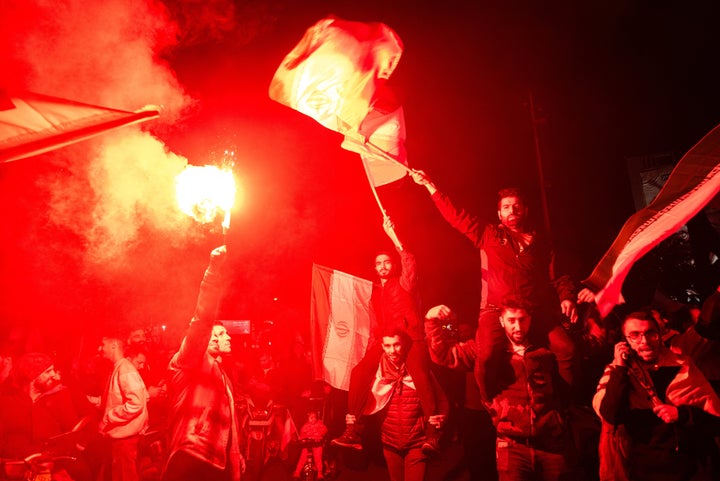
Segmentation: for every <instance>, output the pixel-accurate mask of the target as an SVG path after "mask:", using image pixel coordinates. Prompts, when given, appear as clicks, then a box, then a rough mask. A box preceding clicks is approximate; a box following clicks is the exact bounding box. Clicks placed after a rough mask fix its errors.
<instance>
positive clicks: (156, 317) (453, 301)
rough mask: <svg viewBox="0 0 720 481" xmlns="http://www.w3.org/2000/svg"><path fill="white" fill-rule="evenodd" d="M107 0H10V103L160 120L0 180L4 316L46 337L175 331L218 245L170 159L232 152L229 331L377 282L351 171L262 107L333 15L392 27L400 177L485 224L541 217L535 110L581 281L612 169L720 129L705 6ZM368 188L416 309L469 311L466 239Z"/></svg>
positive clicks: (300, 324)
mask: <svg viewBox="0 0 720 481" xmlns="http://www.w3.org/2000/svg"><path fill="white" fill-rule="evenodd" d="M91 3H92V2H91ZM97 3H98V4H97V5H91V6H88V5H80V4H79V2H68V1H65V2H41V1H39V0H32V1H27V0H25V1H20V0H6V1H5V2H3V4H2V6H0V32H2V33H1V34H0V40H1V41H0V45H2V47H0V48H1V49H2V52H1V55H0V65H2V67H0V68H1V70H2V72H3V74H2V76H1V77H0V78H2V79H3V80H2V81H3V82H4V84H5V85H4V86H5V87H6V88H9V89H22V88H25V89H29V90H32V91H36V92H40V93H44V94H48V95H54V96H59V97H65V98H71V99H75V100H79V101H84V102H88V103H97V104H101V105H106V106H109V107H116V108H123V109H128V110H134V109H137V108H140V107H142V106H143V105H145V104H162V105H163V106H164V108H165V110H164V111H163V115H162V117H161V118H160V119H159V120H157V121H152V122H150V123H148V124H146V125H145V126H143V129H142V131H141V129H137V128H130V129H126V130H123V131H122V132H121V131H118V132H115V133H111V134H108V135H105V136H102V137H101V138H98V139H94V140H91V141H88V142H83V143H82V144H78V145H75V146H72V147H68V148H65V149H61V150H59V151H56V152H54V153H50V154H45V155H42V156H38V157H33V158H29V159H25V160H21V161H17V162H13V163H9V164H3V165H0V202H1V204H2V209H3V218H4V220H5V226H4V227H3V229H2V230H1V231H2V232H1V233H0V245H1V246H2V247H1V248H0V266H1V274H0V324H1V325H2V326H3V327H5V328H9V327H10V326H15V325H21V326H34V327H38V328H39V329H41V330H42V332H43V333H44V334H47V335H49V337H50V338H51V341H49V342H51V343H52V342H53V341H54V342H59V341H58V339H65V335H66V334H70V335H72V336H74V338H75V339H78V338H81V337H82V335H83V334H87V333H97V332H98V331H100V332H101V331H102V330H103V329H107V328H111V327H128V326H140V327H149V326H153V325H159V324H166V325H168V327H169V328H170V329H171V330H172V329H174V328H175V329H177V330H179V329H181V328H182V327H183V326H184V325H185V324H186V323H187V321H188V319H189V317H190V316H191V314H192V309H193V306H194V302H195V296H196V294H197V286H198V284H199V281H200V278H201V276H202V273H203V270H204V268H205V266H206V263H207V258H208V255H209V252H210V250H211V249H212V248H213V247H215V246H217V245H220V244H222V243H223V242H224V239H223V236H222V233H221V231H220V228H219V225H214V226H208V225H198V224H196V223H195V222H193V221H192V220H190V219H188V218H185V217H183V216H182V215H180V214H179V213H177V212H176V211H175V210H174V208H173V206H172V201H171V197H172V195H171V192H172V182H173V179H174V174H175V173H176V172H177V171H178V169H180V168H182V166H183V165H184V160H183V159H187V161H188V162H189V163H191V164H197V165H202V164H206V163H210V162H213V161H218V160H219V159H220V158H221V157H222V152H224V151H225V150H228V149H229V150H233V151H235V152H236V153H237V155H236V158H237V160H236V166H235V173H236V175H237V177H238V179H239V182H240V184H241V186H242V187H241V188H242V190H243V201H242V203H241V205H239V206H237V207H236V208H235V210H234V212H233V219H232V226H231V230H230V232H229V233H228V236H227V239H226V241H227V244H228V248H229V253H230V254H229V263H230V269H231V274H230V282H229V286H228V291H227V296H226V298H225V300H224V302H223V304H222V306H221V313H220V317H221V318H224V319H252V320H256V321H260V320H266V319H272V320H274V321H275V322H276V323H277V324H278V325H279V326H282V327H284V328H286V329H288V330H295V329H296V330H299V331H304V330H305V329H306V328H307V325H308V313H309V295H310V274H311V266H312V263H313V262H315V263H318V264H322V265H325V266H328V267H332V268H335V269H339V270H343V271H345V272H349V273H351V274H355V275H358V276H362V277H366V278H371V277H372V270H371V264H370V262H371V259H372V255H373V253H374V252H375V251H377V250H380V249H386V248H389V247H390V242H389V240H388V239H387V238H386V237H385V234H384V233H383V231H382V217H381V215H380V213H379V210H378V208H377V205H376V204H375V201H374V199H373V198H372V194H371V191H370V189H369V187H368V184H367V181H366V179H365V177H364V172H363V169H362V164H361V163H360V161H359V158H358V156H357V155H356V154H352V153H349V152H346V151H344V150H342V149H341V148H340V142H341V140H342V138H341V136H340V134H337V133H335V132H331V131H329V130H326V129H325V128H324V127H322V126H321V125H319V124H317V123H316V122H315V121H313V120H312V119H310V118H306V117H304V116H303V115H301V114H300V113H298V112H295V111H293V110H291V109H289V108H287V107H284V106H282V105H279V104H277V103H274V102H273V101H271V100H270V99H269V97H268V95H267V88H268V85H269V83H270V80H271V78H272V75H273V73H274V71H275V69H276V68H277V67H278V65H279V64H280V62H281V60H282V58H283V57H284V56H285V55H286V54H287V53H288V52H289V51H290V50H291V49H292V48H293V47H294V45H295V44H296V43H297V41H298V40H299V39H300V38H301V37H302V35H303V33H304V31H305V29H306V28H308V27H310V26H311V25H312V24H313V23H315V22H316V21H317V20H320V19H321V18H323V17H325V16H327V15H329V14H334V15H336V16H338V17H341V18H344V19H348V20H357V21H380V22H384V23H386V24H387V25H389V26H390V27H392V28H393V29H394V30H395V31H396V32H397V33H398V35H399V36H400V38H401V39H402V41H403V43H404V47H405V51H404V54H403V57H402V59H401V61H400V64H399V67H398V69H397V71H396V72H395V74H394V75H393V77H392V79H391V82H390V83H391V85H392V86H393V87H394V88H395V89H396V91H397V92H398V94H399V96H400V98H401V99H402V103H403V106H404V110H405V118H406V123H407V133H408V139H407V149H408V155H409V163H410V166H412V167H414V168H420V169H423V170H425V171H426V172H428V174H429V175H430V176H431V177H432V178H433V179H434V180H435V181H436V183H437V184H438V186H439V187H440V189H441V190H443V191H445V192H446V193H448V194H449V195H450V196H451V197H452V198H453V199H454V200H455V201H456V202H457V203H458V204H459V205H462V206H464V207H466V208H467V209H468V210H470V211H472V212H476V213H477V214H478V215H481V216H484V217H487V219H488V220H489V221H493V220H494V219H495V218H496V214H495V211H496V208H495V195H496V192H497V190H498V189H499V188H500V187H503V186H505V185H511V184H512V185H518V186H520V187H523V188H525V189H526V190H527V191H528V193H529V194H530V198H531V214H532V215H533V216H534V219H535V220H536V221H537V222H538V223H541V221H542V214H541V210H540V206H541V203H540V199H541V197H540V194H541V190H540V186H539V182H538V166H537V160H536V156H535V150H534V143H533V142H534V141H533V133H532V124H531V120H530V111H529V109H528V99H529V96H530V95H531V96H532V100H533V101H534V103H535V106H536V114H537V117H538V118H541V119H542V122H541V123H540V124H539V125H538V132H539V142H540V150H541V156H542V164H543V169H544V176H545V181H546V190H547V199H548V203H549V206H550V220H551V234H552V237H553V239H554V241H555V243H556V244H557V245H558V247H560V248H561V249H562V250H563V251H564V252H567V253H568V254H569V257H570V258H571V259H572V260H573V262H572V263H571V264H570V265H571V266H572V270H573V272H574V274H575V275H576V277H577V278H578V280H581V279H583V278H585V277H587V276H588V275H589V274H590V272H591V270H592V268H593V266H594V265H595V263H596V262H597V261H598V260H599V258H600V257H601V256H602V254H603V252H604V251H605V249H607V247H609V245H610V243H611V242H612V240H613V239H614V237H615V235H616V234H617V232H618V230H619V228H620V227H621V226H622V224H623V222H624V221H625V219H626V218H627V217H628V216H629V215H630V214H631V213H632V212H633V211H634V205H633V202H632V195H631V190H630V179H629V177H628V172H627V165H626V158H628V157H634V156H641V155H652V154H656V153H663V152H672V153H674V154H675V155H677V158H678V159H679V157H680V156H681V155H682V154H683V153H684V152H686V151H687V150H688V149H689V148H690V147H692V145H693V144H694V143H695V142H697V141H698V140H699V139H700V138H701V137H702V136H703V135H704V134H706V133H707V132H708V131H709V130H710V129H711V128H713V127H714V126H715V125H716V124H717V123H718V122H719V121H720V95H719V94H718V85H720V72H719V69H718V68H717V62H718V60H717V59H718V52H720V31H718V29H717V25H718V20H720V17H719V16H718V12H717V7H714V6H713V4H714V3H715V2H711V1H707V2H681V1H642V2H632V1H620V0H610V1H607V0H606V1H590V2H571V1H566V2H553V1H550V2H535V1H515V2H507V1H505V2H503V1H497V2H467V1H443V2H415V1H412V2H411V1H392V2H390V1H368V2H357V1H286V0H285V1H280V0H277V1H272V0H270V1H255V2H252V1H248V2H243V1H234V2H233V1H227V0H215V1H209V2H208V1H205V2H194V1H193V2H190V1H185V2H182V1H170V0H167V1H165V2H164V3H155V2H151V1H150V0H144V1H140V2H137V1H136V2H132V1H130V0H114V1H107V2H97ZM48 4H50V5H48ZM380 196H381V198H382V199H383V201H384V202H385V203H386V207H387V210H388V213H389V214H390V216H391V217H392V218H393V219H394V221H395V224H396V226H397V230H398V233H399V235H400V237H401V238H402V240H403V241H404V243H405V244H406V245H407V247H408V248H409V249H412V250H413V251H414V252H415V253H416V254H417V257H418V261H419V264H420V273H421V275H422V278H421V283H422V290H423V295H424V298H425V303H426V304H427V307H431V306H432V305H435V304H437V303H440V302H443V303H447V304H449V305H451V306H452V307H456V308H457V309H458V310H459V312H460V313H461V317H464V318H466V319H468V320H470V319H472V318H473V316H474V315H475V310H476V309H477V304H478V294H477V287H478V278H477V276H478V272H479V261H478V256H477V253H476V252H475V251H474V249H473V248H472V246H471V245H470V243H469V242H468V241H467V240H465V239H464V238H463V237H462V236H461V235H460V234H458V233H456V232H455V231H454V230H452V228H450V227H449V226H447V225H446V224H445V223H444V221H443V220H442V219H441V218H440V216H439V214H438V213H437V212H436V211H435V209H434V207H433V205H432V204H431V202H430V200H429V197H428V196H427V195H426V193H425V190H424V189H421V188H420V187H418V186H416V185H415V184H413V183H412V181H410V180H409V179H405V180H403V181H400V182H397V183H395V184H392V185H390V186H387V187H383V188H381V189H380ZM218 224H219V222H218ZM5 331H7V329H5Z"/></svg>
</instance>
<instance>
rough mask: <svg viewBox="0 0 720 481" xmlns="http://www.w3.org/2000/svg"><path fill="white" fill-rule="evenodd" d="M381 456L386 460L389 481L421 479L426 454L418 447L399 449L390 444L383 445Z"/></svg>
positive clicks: (421, 480) (423, 475) (423, 476)
mask: <svg viewBox="0 0 720 481" xmlns="http://www.w3.org/2000/svg"><path fill="white" fill-rule="evenodd" d="M383 456H385V461H386V462H387V468H388V473H389V474H390V481H423V479H425V468H426V467H427V456H425V455H424V454H423V453H422V450H421V449H420V447H419V446H418V447H416V448H410V449H405V450H402V451H399V450H397V449H395V448H392V447H390V446H383Z"/></svg>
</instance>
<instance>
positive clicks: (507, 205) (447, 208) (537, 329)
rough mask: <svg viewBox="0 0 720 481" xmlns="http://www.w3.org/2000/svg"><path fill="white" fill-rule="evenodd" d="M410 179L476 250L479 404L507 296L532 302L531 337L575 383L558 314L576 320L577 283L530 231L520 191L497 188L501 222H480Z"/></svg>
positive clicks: (420, 177) (422, 181)
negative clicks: (478, 265)
mask: <svg viewBox="0 0 720 481" xmlns="http://www.w3.org/2000/svg"><path fill="white" fill-rule="evenodd" d="M412 177H413V180H414V181H415V182H416V183H417V184H419V185H422V186H424V187H425V188H426V189H427V191H428V192H429V193H430V195H431V198H432V200H433V202H435V206H436V207H437V208H438V210H439V211H440V213H441V214H442V215H443V217H445V220H447V221H448V223H449V224H450V225H452V226H453V227H454V228H455V229H456V230H457V231H459V232H461V233H462V234H464V235H465V236H466V237H467V238H468V239H470V241H471V242H472V243H473V245H474V246H475V247H476V248H477V249H478V250H479V251H480V258H481V264H482V276H481V277H482V282H483V292H482V300H481V305H480V314H479V318H478V329H477V333H476V344H477V361H476V363H475V378H476V381H477V385H478V388H479V389H480V396H481V398H482V400H483V402H485V403H488V402H489V400H490V397H491V394H489V393H488V384H494V383H495V380H493V379H487V378H488V377H492V376H494V373H495V372H497V369H495V368H494V367H493V366H491V365H489V363H490V361H491V359H495V358H497V356H494V354H495V353H497V352H499V351H502V350H503V349H504V344H505V333H504V332H503V330H502V329H501V328H500V325H499V324H498V322H497V318H498V314H499V307H498V306H499V305H500V302H501V301H502V299H503V298H504V297H506V296H508V295H514V296H520V297H522V298H524V299H527V300H528V301H529V302H530V303H532V304H533V305H534V306H536V316H535V319H536V322H534V323H533V332H531V333H530V334H531V336H532V337H533V338H535V340H534V342H536V343H540V344H549V347H550V349H551V350H552V352H553V353H554V354H555V357H556V358H557V361H558V365H559V368H560V375H561V376H562V378H563V379H564V380H565V382H567V383H568V384H572V383H573V381H574V373H575V371H576V366H575V362H574V356H575V346H574V344H573V342H572V339H571V338H570V336H569V335H568V334H567V332H565V330H564V329H563V328H562V326H561V319H562V315H564V316H567V317H568V318H569V319H570V321H571V322H575V321H576V320H577V312H576V305H575V299H576V297H577V295H576V292H575V285H574V282H573V281H572V279H571V278H570V276H569V275H566V274H565V275H561V273H559V272H557V265H556V263H555V254H554V251H553V249H552V247H551V246H550V243H549V242H548V241H547V240H546V239H544V238H543V236H542V235H540V233H538V232H537V231H535V230H533V229H532V228H531V227H530V225H529V222H528V220H529V219H528V206H527V203H526V201H525V197H524V195H523V193H522V192H520V190H519V189H516V188H507V189H502V190H501V191H500V192H498V210H497V215H498V219H499V220H500V223H499V224H495V223H488V224H483V223H482V222H480V220H479V219H478V218H477V217H475V216H473V215H471V214H469V213H468V212H466V211H465V210H462V209H458V208H457V207H455V205H453V203H452V202H451V201H450V199H449V198H448V197H447V196H446V195H445V194H443V193H442V192H440V191H439V190H438V189H437V187H436V186H435V184H434V183H433V182H432V180H430V178H429V177H428V176H427V175H426V174H425V173H424V172H422V171H415V172H414V173H413V174H412Z"/></svg>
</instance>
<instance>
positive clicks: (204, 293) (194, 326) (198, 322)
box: [173, 246, 227, 367]
mask: <svg viewBox="0 0 720 481" xmlns="http://www.w3.org/2000/svg"><path fill="white" fill-rule="evenodd" d="M226 257H227V251H226V249H225V246H221V247H217V248H216V249H214V250H213V251H212V253H211V254H210V264H209V265H208V267H207V269H206V270H205V275H204V276H203V279H202V282H201V283H200V292H199V293H198V299H197V304H196V305H195V314H194V315H193V318H192V320H191V321H190V326H189V328H188V333H187V335H186V336H185V339H183V342H182V344H181V345H180V350H179V351H178V353H177V355H176V357H175V358H173V363H175V364H177V366H178V367H187V366H191V365H192V366H194V365H197V364H199V363H200V362H202V359H203V356H204V355H205V352H206V351H207V347H208V342H209V341H210V336H211V335H212V328H213V322H215V318H216V315H217V309H218V304H219V303H220V297H221V295H222V281H223V270H224V269H223V267H224V264H225V258H226Z"/></svg>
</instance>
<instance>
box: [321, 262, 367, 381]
mask: <svg viewBox="0 0 720 481" xmlns="http://www.w3.org/2000/svg"><path fill="white" fill-rule="evenodd" d="M371 294H372V282H370V281H368V280H365V279H361V278H359V277H355V276H352V275H350V274H346V273H344V272H340V271H336V270H334V269H329V268H327V267H323V266H319V265H317V264H313V272H312V293H311V297H310V342H311V344H312V353H313V373H314V377H315V378H316V379H324V380H325V381H326V382H327V383H328V384H330V385H331V386H333V387H335V388H338V389H344V390H346V391H347V390H348V389H349V387H350V371H352V368H353V367H355V365H356V364H357V363H358V362H359V361H360V359H362V357H363V356H364V355H365V350H366V349H367V345H368V341H369V339H370V332H371V328H372V323H373V322H374V321H373V319H374V318H373V316H372V314H371V310H370V295H371Z"/></svg>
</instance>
